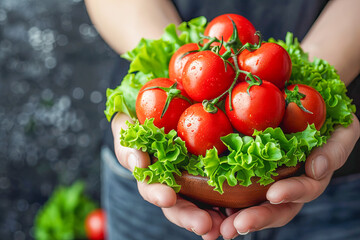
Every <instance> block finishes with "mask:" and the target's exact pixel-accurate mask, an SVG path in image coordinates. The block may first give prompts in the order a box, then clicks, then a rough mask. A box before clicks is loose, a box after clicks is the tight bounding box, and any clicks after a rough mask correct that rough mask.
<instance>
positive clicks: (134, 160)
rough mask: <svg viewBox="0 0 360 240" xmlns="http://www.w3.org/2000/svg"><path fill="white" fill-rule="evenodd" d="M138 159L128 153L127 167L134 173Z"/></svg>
mask: <svg viewBox="0 0 360 240" xmlns="http://www.w3.org/2000/svg"><path fill="white" fill-rule="evenodd" d="M137 161H138V158H137V157H136V156H135V154H133V153H130V155H129V157H128V165H129V167H130V170H131V171H134V169H135V167H136V166H137Z"/></svg>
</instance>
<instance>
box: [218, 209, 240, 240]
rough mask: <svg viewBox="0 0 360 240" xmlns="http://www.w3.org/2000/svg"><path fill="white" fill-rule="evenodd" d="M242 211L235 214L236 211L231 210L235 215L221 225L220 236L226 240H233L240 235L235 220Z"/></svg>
mask: <svg viewBox="0 0 360 240" xmlns="http://www.w3.org/2000/svg"><path fill="white" fill-rule="evenodd" d="M240 211H242V210H240ZM240 211H237V212H234V209H231V212H233V214H231V215H230V216H229V217H227V218H226V219H224V221H223V222H222V223H221V226H220V234H221V236H223V238H224V239H233V238H235V237H237V236H238V235H239V234H238V232H237V230H236V228H235V226H234V220H235V218H236V216H237V215H238V214H239V213H240Z"/></svg>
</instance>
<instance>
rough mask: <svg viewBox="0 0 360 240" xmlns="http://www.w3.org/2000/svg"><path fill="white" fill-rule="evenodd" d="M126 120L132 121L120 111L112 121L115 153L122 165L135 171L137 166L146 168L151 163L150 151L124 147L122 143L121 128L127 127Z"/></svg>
mask: <svg viewBox="0 0 360 240" xmlns="http://www.w3.org/2000/svg"><path fill="white" fill-rule="evenodd" d="M126 121H129V122H132V120H131V118H130V117H129V116H127V115H125V114H122V113H118V114H116V116H115V117H114V119H113V120H112V122H111V128H112V132H113V136H114V149H115V155H116V157H117V159H118V161H119V162H120V164H121V165H122V166H124V167H125V168H127V169H129V170H130V171H133V170H134V168H135V166H136V167H140V168H145V167H147V166H148V165H150V157H149V154H148V153H145V152H142V151H140V150H136V149H133V148H127V147H123V146H121V144H120V130H121V129H127V128H128V126H127V125H126Z"/></svg>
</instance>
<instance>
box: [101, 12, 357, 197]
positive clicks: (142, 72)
mask: <svg viewBox="0 0 360 240" xmlns="http://www.w3.org/2000/svg"><path fill="white" fill-rule="evenodd" d="M205 26H206V19H205V18H204V17H200V18H196V19H193V20H191V21H190V22H187V23H186V22H185V23H182V24H181V25H180V26H179V27H178V28H177V29H176V27H175V25H173V24H171V25H169V26H168V27H167V28H166V29H165V32H164V34H163V36H162V37H161V39H159V40H146V39H142V40H141V41H140V43H139V44H138V46H137V47H136V48H135V49H133V50H132V51H129V52H127V53H126V54H124V55H122V57H124V58H126V59H128V60H129V61H131V64H130V68H129V72H128V74H127V75H126V76H125V78H124V80H123V81H122V83H121V85H120V86H118V87H117V88H116V89H113V90H112V89H108V90H107V97H108V99H107V103H106V110H105V114H106V116H107V118H108V119H109V120H110V119H111V117H112V115H113V114H114V113H116V112H124V113H126V114H128V115H129V116H131V117H132V118H133V119H134V120H135V123H134V124H130V123H128V126H129V128H128V129H127V130H121V139H120V143H121V145H123V146H126V147H131V148H136V149H139V150H142V151H144V152H148V153H149V154H151V155H153V156H154V157H155V158H156V159H157V160H156V161H155V162H154V163H153V164H152V165H150V166H148V167H147V168H136V169H135V170H134V176H135V178H136V179H137V180H139V181H147V182H148V183H164V184H167V185H169V186H170V187H172V188H174V190H175V191H176V192H178V191H179V190H180V188H181V186H180V185H178V184H177V183H176V180H175V176H176V175H178V176H181V174H182V172H183V171H187V172H188V173H190V174H192V175H200V176H205V177H208V178H209V180H208V184H209V185H210V186H213V187H214V190H215V191H218V192H220V193H223V183H224V182H225V181H226V182H227V183H228V184H229V185H230V186H235V185H243V186H249V185H250V184H252V182H253V177H258V178H259V180H258V183H259V184H262V185H267V184H269V183H271V182H273V181H274V180H273V178H272V177H273V176H276V175H277V173H276V169H277V168H278V167H279V166H283V165H285V166H289V167H290V166H295V165H297V164H298V163H299V162H304V161H305V160H306V158H307V156H308V155H309V154H310V152H311V150H312V149H314V148H315V147H319V146H321V145H323V144H324V143H325V142H326V140H327V139H328V138H329V137H330V135H331V133H332V132H333V131H334V127H335V126H336V125H338V124H341V125H343V126H348V125H349V124H350V123H351V122H352V113H354V112H355V106H354V105H352V104H351V99H349V98H348V97H347V95H346V91H347V90H346V87H345V85H344V83H343V82H342V81H341V80H340V77H339V75H338V74H337V73H336V70H335V69H334V68H333V67H332V66H331V65H330V64H329V63H327V62H326V61H324V60H321V59H315V60H314V61H313V62H311V61H309V58H308V55H307V54H306V53H305V52H304V51H303V50H302V49H301V47H300V44H299V42H298V40H297V39H296V38H294V37H293V35H292V34H291V33H288V34H287V36H286V39H285V41H282V40H275V39H269V42H276V43H278V44H280V45H281V46H283V47H284V48H285V49H286V50H287V51H288V53H289V55H290V57H291V61H292V66H293V68H292V74H291V78H290V81H289V82H290V83H303V84H307V85H310V86H312V87H314V88H315V89H316V90H317V91H318V92H319V93H320V94H321V95H322V97H323V98H324V101H325V103H326V109H327V116H326V121H325V124H324V125H323V127H322V128H321V129H320V131H318V130H316V128H315V127H314V125H309V126H308V127H307V129H305V130H304V131H302V132H298V133H293V134H284V132H283V131H282V130H281V129H280V128H268V129H266V130H264V131H261V132H260V131H255V133H254V134H253V137H250V136H240V135H239V134H237V133H232V134H229V135H227V136H224V137H222V141H223V143H224V144H225V145H226V146H227V148H228V151H227V153H226V154H225V155H221V156H219V155H218V153H217V150H216V148H213V149H210V150H208V151H207V152H206V155H205V156H195V155H193V154H191V153H189V152H188V151H187V149H186V146H185V143H184V142H183V141H182V140H181V139H180V138H179V137H178V136H177V133H176V131H175V130H172V131H170V132H169V133H167V134H166V133H165V132H164V130H163V129H159V128H157V127H156V126H154V124H153V120H152V119H149V120H146V121H145V123H144V124H142V125H141V124H139V122H138V121H136V114H135V100H136V96H137V93H138V91H139V89H140V88H141V86H142V85H143V84H144V83H146V82H147V81H149V80H150V79H152V78H156V77H168V63H169V61H170V58H171V56H172V54H173V53H174V51H175V50H176V49H177V48H179V47H180V46H181V45H183V44H186V43H190V42H198V41H199V40H200V36H201V34H202V33H203V31H204V28H205ZM177 31H180V34H177Z"/></svg>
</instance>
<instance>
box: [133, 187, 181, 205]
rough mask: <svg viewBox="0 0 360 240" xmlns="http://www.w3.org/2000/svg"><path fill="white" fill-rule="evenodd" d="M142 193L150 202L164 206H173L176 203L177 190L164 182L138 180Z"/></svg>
mask: <svg viewBox="0 0 360 240" xmlns="http://www.w3.org/2000/svg"><path fill="white" fill-rule="evenodd" d="M138 189H139V193H140V195H141V196H142V197H143V198H144V199H145V200H146V201H148V202H150V203H152V204H154V205H156V206H158V207H162V208H168V207H172V206H174V205H175V204H176V193H175V191H174V190H173V189H172V188H171V187H169V186H167V185H164V184H160V183H153V184H147V183H145V182H138Z"/></svg>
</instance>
